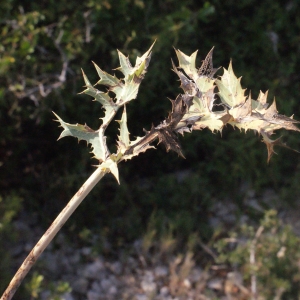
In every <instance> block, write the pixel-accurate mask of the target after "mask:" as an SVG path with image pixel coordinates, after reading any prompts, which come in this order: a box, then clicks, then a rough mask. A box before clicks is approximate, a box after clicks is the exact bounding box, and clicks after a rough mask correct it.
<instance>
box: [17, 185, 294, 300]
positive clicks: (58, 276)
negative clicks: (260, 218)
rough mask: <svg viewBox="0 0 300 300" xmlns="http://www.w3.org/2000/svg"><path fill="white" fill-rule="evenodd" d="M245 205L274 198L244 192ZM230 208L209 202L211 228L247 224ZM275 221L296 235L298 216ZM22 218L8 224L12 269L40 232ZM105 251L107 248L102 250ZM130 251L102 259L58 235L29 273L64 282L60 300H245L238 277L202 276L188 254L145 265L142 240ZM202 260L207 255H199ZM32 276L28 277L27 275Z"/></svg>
mask: <svg viewBox="0 0 300 300" xmlns="http://www.w3.org/2000/svg"><path fill="white" fill-rule="evenodd" d="M244 201H245V205H247V206H249V207H252V208H253V209H256V210H263V209H262V206H261V204H262V203H263V204H264V205H268V206H270V207H274V205H275V206H276V203H277V197H276V194H275V193H274V192H273V191H271V190H266V191H265V193H264V194H263V195H262V196H261V197H260V198H256V196H255V193H254V192H253V191H251V190H250V191H249V192H248V195H247V196H246V198H245V200H244ZM235 211H236V207H235V205H234V204H232V203H231V202H230V201H215V205H214V207H212V209H211V212H212V213H211V217H210V223H211V225H212V226H213V227H217V226H225V225H226V226H228V227H230V226H232V225H234V224H236V223H237V222H248V221H249V220H248V218H247V216H246V215H245V216H239V219H237V217H236V214H235ZM280 217H281V218H282V219H284V220H286V221H288V222H290V223H292V225H293V226H294V229H295V232H296V233H297V234H299V235H300V210H297V209H290V210H289V209H285V210H282V211H281V212H280ZM27 220H28V219H26V218H25V217H24V218H23V220H22V219H20V220H18V221H15V222H14V227H15V229H16V230H17V231H18V232H19V239H18V243H17V244H16V245H14V247H13V249H12V256H13V258H14V260H15V262H16V266H17V264H19V263H21V261H22V259H23V258H24V256H25V255H26V254H27V253H28V252H29V251H30V250H31V248H32V246H34V243H35V241H36V239H37V237H39V236H41V235H42V234H43V232H42V230H41V229H40V228H36V227H35V226H33V225H28V223H27ZM107 247H109V245H107ZM130 248H132V250H131V251H129V252H128V251H127V252H126V251H123V252H122V251H120V253H119V255H117V256H118V257H119V258H118V259H109V260H108V259H105V258H104V257H103V256H101V255H97V254H95V253H93V251H92V247H90V246H85V247H83V248H78V249H76V248H74V247H73V246H72V245H70V244H69V243H66V239H65V237H64V235H63V234H59V235H58V236H57V237H56V239H55V241H54V242H53V243H52V244H51V245H50V246H49V248H48V249H47V250H46V251H45V253H44V254H43V255H42V257H41V258H40V260H39V262H38V265H37V266H36V268H35V270H36V271H38V272H39V273H40V274H42V275H43V276H44V278H45V280H46V281H53V282H58V281H65V282H68V283H69V284H70V286H71V287H72V292H70V293H66V294H64V296H63V297H62V299H65V300H81V299H82V300H83V299H88V300H110V299H116V300H118V299H120V300H123V299H128V300H129V299H132V300H150V299H155V300H171V299H172V300H175V299H178V300H181V299H186V300H189V299H191V300H194V299H196V300H197V299H198V300H205V299H207V300H210V299H211V300H212V299H221V300H226V299H228V300H234V299H249V290H248V288H247V287H245V286H244V285H243V281H242V275H241V274H240V273H239V272H238V271H232V270H228V269H227V268H226V266H219V265H217V264H215V265H211V266H210V267H209V268H207V269H205V270H203V269H202V268H201V267H200V266H198V265H197V264H196V263H195V262H194V260H193V255H191V254H190V253H185V254H184V253H183V255H182V256H179V255H177V256H175V255H169V256H167V258H164V259H160V258H159V256H157V259H152V260H151V259H149V257H146V256H145V255H144V254H143V251H142V240H137V241H135V243H134V244H133V245H132V246H130ZM203 249H204V251H206V252H207V254H208V255H212V256H213V255H214V253H213V252H211V253H210V251H211V249H209V248H207V249H205V245H204V248H203ZM32 273H33V272H31V273H30V274H31V275H32ZM49 295H50V292H49V291H47V290H46V291H43V292H42V293H41V294H40V296H39V299H42V300H46V299H49Z"/></svg>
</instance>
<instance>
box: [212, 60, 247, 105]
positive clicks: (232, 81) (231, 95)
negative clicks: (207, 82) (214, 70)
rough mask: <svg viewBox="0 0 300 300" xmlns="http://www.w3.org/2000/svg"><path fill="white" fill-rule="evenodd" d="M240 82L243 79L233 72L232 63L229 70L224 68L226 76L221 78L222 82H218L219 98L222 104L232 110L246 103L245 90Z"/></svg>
mask: <svg viewBox="0 0 300 300" xmlns="http://www.w3.org/2000/svg"><path fill="white" fill-rule="evenodd" d="M240 81H241V77H240V78H237V77H236V76H235V74H234V72H233V69H232V63H231V61H230V64H229V67H228V70H226V69H225V68H224V74H223V75H222V76H221V80H219V79H217V80H216V83H217V86H218V88H219V91H220V92H219V96H220V98H221V100H222V102H223V103H224V104H226V105H228V106H229V107H230V108H231V107H235V106H237V105H240V104H243V103H244V102H245V98H246V97H245V96H244V93H245V90H244V89H242V86H241V83H240Z"/></svg>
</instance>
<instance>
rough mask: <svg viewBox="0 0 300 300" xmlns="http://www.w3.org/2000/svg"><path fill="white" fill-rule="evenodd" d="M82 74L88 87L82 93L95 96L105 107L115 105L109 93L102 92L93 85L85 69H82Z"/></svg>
mask: <svg viewBox="0 0 300 300" xmlns="http://www.w3.org/2000/svg"><path fill="white" fill-rule="evenodd" d="M82 75H83V79H84V82H85V86H86V89H85V90H84V91H83V92H82V93H84V94H87V95H90V96H92V97H94V98H95V101H98V102H100V103H101V104H102V105H103V106H104V107H107V106H112V107H114V106H115V103H114V102H113V101H112V99H111V98H110V97H109V95H108V93H104V92H101V91H99V90H98V89H96V88H94V87H93V86H92V84H91V83H90V81H89V79H88V78H87V76H86V75H85V73H84V72H83V70H82Z"/></svg>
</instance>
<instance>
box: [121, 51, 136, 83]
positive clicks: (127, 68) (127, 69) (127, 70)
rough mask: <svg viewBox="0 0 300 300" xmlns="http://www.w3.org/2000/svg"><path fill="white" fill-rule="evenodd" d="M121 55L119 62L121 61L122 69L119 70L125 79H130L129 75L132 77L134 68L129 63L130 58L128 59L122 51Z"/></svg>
mask: <svg viewBox="0 0 300 300" xmlns="http://www.w3.org/2000/svg"><path fill="white" fill-rule="evenodd" d="M118 55H119V61H120V67H119V68H118V70H120V71H121V72H122V73H123V74H124V76H125V78H126V77H128V75H131V73H132V70H133V67H132V65H131V63H130V61H129V58H128V57H126V56H125V55H124V54H123V53H122V52H121V51H119V50H118Z"/></svg>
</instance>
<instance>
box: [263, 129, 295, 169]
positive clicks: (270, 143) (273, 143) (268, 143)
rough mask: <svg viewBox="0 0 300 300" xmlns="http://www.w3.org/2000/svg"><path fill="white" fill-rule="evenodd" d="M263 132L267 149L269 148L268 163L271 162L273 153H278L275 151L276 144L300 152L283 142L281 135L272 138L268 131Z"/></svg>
mask: <svg viewBox="0 0 300 300" xmlns="http://www.w3.org/2000/svg"><path fill="white" fill-rule="evenodd" d="M261 134H262V136H263V142H264V143H265V144H266V146H267V150H268V163H269V162H270V159H271V157H272V156H273V154H274V153H275V154H276V152H275V151H274V146H281V147H284V148H287V149H289V150H292V151H294V152H297V153H300V152H299V151H297V150H295V149H292V148H290V147H289V146H287V145H286V144H285V143H283V142H282V138H281V137H279V138H278V139H276V140H272V139H271V138H270V135H269V134H267V133H266V132H264V131H262V133H261Z"/></svg>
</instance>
